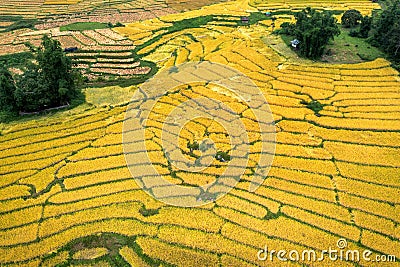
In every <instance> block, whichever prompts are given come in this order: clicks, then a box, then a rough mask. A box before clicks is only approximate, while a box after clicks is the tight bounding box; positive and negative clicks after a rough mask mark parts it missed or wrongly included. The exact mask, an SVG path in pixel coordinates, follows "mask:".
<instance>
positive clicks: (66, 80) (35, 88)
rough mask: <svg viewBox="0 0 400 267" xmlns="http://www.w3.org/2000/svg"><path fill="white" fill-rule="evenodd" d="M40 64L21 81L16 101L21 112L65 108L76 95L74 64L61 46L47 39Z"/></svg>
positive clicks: (14, 96) (39, 60) (39, 58)
mask: <svg viewBox="0 0 400 267" xmlns="http://www.w3.org/2000/svg"><path fill="white" fill-rule="evenodd" d="M36 61H37V64H31V65H30V66H29V67H28V68H27V70H26V71H25V73H24V74H22V75H21V76H20V77H18V78H17V88H16V89H15V90H14V93H13V98H14V102H15V105H16V108H17V109H18V110H20V111H37V110H41V109H45V108H50V107H55V106H58V105H62V104H65V103H66V102H67V101H68V100H69V99H71V97H73V96H74V94H75V84H74V71H73V69H72V63H71V60H70V59H69V58H68V57H67V56H66V55H65V54H64V52H63V50H62V48H61V45H60V42H59V41H57V40H53V39H50V38H49V37H47V36H44V37H43V40H42V44H41V46H40V47H39V49H38V50H37V55H36Z"/></svg>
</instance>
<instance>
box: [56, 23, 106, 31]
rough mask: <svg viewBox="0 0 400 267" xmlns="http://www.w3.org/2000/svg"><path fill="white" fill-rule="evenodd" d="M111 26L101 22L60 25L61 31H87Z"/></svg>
mask: <svg viewBox="0 0 400 267" xmlns="http://www.w3.org/2000/svg"><path fill="white" fill-rule="evenodd" d="M106 28H110V26H109V25H108V24H107V23H100V22H75V23H71V24H68V25H65V26H61V27H60V31H87V30H97V29H106Z"/></svg>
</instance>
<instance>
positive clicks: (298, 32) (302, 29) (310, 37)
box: [288, 7, 340, 58]
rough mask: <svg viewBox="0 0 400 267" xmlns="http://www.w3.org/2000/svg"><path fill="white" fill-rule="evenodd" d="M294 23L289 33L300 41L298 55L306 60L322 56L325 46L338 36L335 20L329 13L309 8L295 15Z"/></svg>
mask: <svg viewBox="0 0 400 267" xmlns="http://www.w3.org/2000/svg"><path fill="white" fill-rule="evenodd" d="M295 18H296V23H295V24H294V25H293V24H292V25H291V26H288V27H291V28H290V32H292V33H293V35H294V36H295V37H296V38H297V39H298V40H299V41H300V44H299V53H300V55H302V56H304V57H307V58H319V57H321V56H322V54H323V52H324V50H325V46H326V45H327V44H328V42H329V41H330V40H333V39H334V37H335V36H337V35H339V34H340V30H339V27H338V25H337V20H336V18H334V17H333V16H332V13H331V12H329V11H324V12H318V11H316V10H315V9H312V8H310V7H308V8H306V9H304V10H302V11H301V12H298V13H296V14H295Z"/></svg>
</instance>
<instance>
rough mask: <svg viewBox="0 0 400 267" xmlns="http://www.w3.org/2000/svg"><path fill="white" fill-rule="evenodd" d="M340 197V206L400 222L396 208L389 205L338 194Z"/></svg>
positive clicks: (346, 194)
mask: <svg viewBox="0 0 400 267" xmlns="http://www.w3.org/2000/svg"><path fill="white" fill-rule="evenodd" d="M338 196H339V200H340V204H341V205H342V206H344V207H348V208H352V209H357V210H361V211H365V212H368V213H371V214H375V215H378V216H380V217H383V218H388V219H391V220H394V221H397V222H398V221H399V217H398V214H397V212H396V210H395V208H394V207H393V205H390V204H389V203H385V202H381V201H376V200H371V199H367V198H365V197H360V196H354V195H351V194H348V193H341V192H339V193H338Z"/></svg>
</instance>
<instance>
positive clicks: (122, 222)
mask: <svg viewBox="0 0 400 267" xmlns="http://www.w3.org/2000/svg"><path fill="white" fill-rule="evenodd" d="M111 231H112V232H114V233H120V234H125V235H137V234H145V235H150V236H154V235H155V233H156V231H157V229H156V227H155V226H154V225H148V224H145V223H142V222H139V221H137V220H134V219H106V220H103V221H99V222H94V223H87V224H84V225H78V226H76V227H73V228H69V229H67V230H65V231H63V232H61V233H59V234H56V235H52V236H49V237H47V238H43V239H42V240H41V242H40V243H39V242H33V243H30V244H27V245H24V246H15V247H12V248H4V247H1V248H0V261H2V262H11V261H24V260H28V259H32V258H35V257H38V256H41V255H44V254H46V253H48V252H49V251H53V250H54V249H56V248H59V247H61V246H63V245H65V244H66V243H68V242H69V241H71V240H74V239H77V238H80V237H84V236H87V235H91V234H95V233H98V232H111ZM35 233H36V231H35ZM6 251H9V252H11V253H5V252H6Z"/></svg>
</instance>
